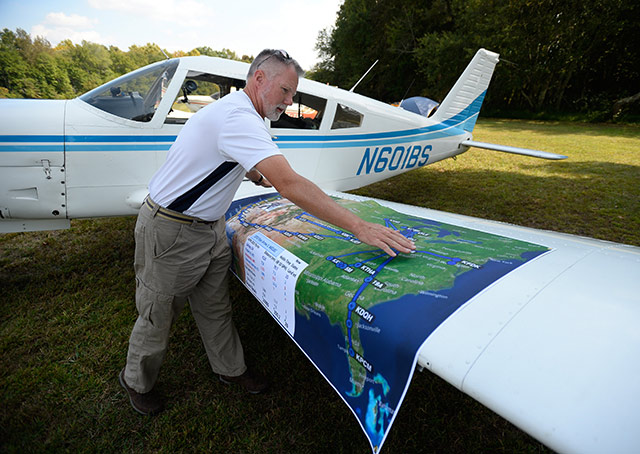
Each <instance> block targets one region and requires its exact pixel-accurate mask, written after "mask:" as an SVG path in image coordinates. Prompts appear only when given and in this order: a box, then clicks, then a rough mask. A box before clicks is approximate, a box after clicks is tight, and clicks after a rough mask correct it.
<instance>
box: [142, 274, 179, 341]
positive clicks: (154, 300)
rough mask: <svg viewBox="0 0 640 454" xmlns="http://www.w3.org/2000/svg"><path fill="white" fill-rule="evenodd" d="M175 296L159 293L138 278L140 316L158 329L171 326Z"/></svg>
mask: <svg viewBox="0 0 640 454" xmlns="http://www.w3.org/2000/svg"><path fill="white" fill-rule="evenodd" d="M173 298H174V297H173V296H171V295H165V294H164V293H158V292H156V291H153V290H152V289H150V288H149V287H147V286H146V285H145V284H144V283H143V282H142V281H141V280H140V279H136V309H138V314H139V315H140V317H141V318H142V319H143V320H145V321H146V322H148V323H149V324H150V325H151V326H153V327H155V328H158V329H166V328H169V327H171V323H172V320H173Z"/></svg>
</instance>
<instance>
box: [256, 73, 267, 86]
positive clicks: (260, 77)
mask: <svg viewBox="0 0 640 454" xmlns="http://www.w3.org/2000/svg"><path fill="white" fill-rule="evenodd" d="M253 77H254V78H255V80H256V82H257V83H258V85H262V84H264V82H265V81H266V79H267V75H266V74H265V73H264V71H263V70H261V69H258V70H256V72H255V73H253Z"/></svg>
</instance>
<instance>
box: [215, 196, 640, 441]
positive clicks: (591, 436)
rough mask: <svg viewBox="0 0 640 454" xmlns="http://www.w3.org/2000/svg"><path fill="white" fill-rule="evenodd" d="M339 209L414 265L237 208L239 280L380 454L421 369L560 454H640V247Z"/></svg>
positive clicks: (399, 211) (440, 217) (368, 208)
mask: <svg viewBox="0 0 640 454" xmlns="http://www.w3.org/2000/svg"><path fill="white" fill-rule="evenodd" d="M331 195H333V196H335V197H338V200H339V201H340V203H343V204H345V206H347V207H350V208H351V209H354V210H357V212H358V213H359V215H361V216H365V218H366V217H367V216H369V217H371V218H372V219H375V220H377V222H381V223H385V224H386V225H388V226H390V227H392V228H396V229H398V230H400V231H402V232H403V234H405V235H406V236H410V237H412V238H414V240H415V242H416V246H417V248H416V251H415V253H414V254H406V255H403V256H402V255H401V257H398V258H396V259H392V258H390V257H389V256H386V254H384V253H382V252H381V251H380V250H372V248H371V247H369V246H366V245H363V244H360V243H359V241H357V239H356V238H353V237H352V236H351V235H350V234H349V233H348V232H342V231H340V230H339V229H337V228H335V227H333V226H330V225H327V224H326V223H323V222H322V221H321V220H319V219H316V218H313V217H312V216H310V215H308V214H306V213H304V212H301V210H300V209H299V208H297V207H295V205H293V204H291V203H290V202H288V201H287V200H286V199H282V198H280V197H279V196H277V195H274V194H270V195H269V194H267V195H262V196H254V197H250V198H247V199H245V200H242V201H239V202H238V203H237V205H236V206H235V207H233V208H232V210H231V212H230V213H228V216H229V219H228V221H227V234H228V236H229V237H230V240H231V241H232V243H233V245H234V253H235V261H234V263H235V268H234V270H235V273H236V275H237V276H238V277H239V278H240V279H241V281H243V282H244V283H245V285H246V286H247V287H248V288H249V289H250V290H251V291H252V292H253V293H254V295H255V296H256V298H257V299H258V300H259V301H260V302H261V303H262V304H263V306H264V307H265V308H266V309H267V310H268V311H269V312H270V313H271V315H272V316H273V317H274V318H275V319H276V321H278V323H279V324H280V325H281V327H282V328H283V329H284V330H285V331H286V332H287V333H288V334H289V335H290V336H291V338H292V339H293V340H294V342H295V343H296V344H297V345H298V346H299V347H300V348H301V349H302V350H303V351H304V352H305V354H306V355H307V357H308V358H309V359H310V360H311V361H312V363H313V364H314V365H315V366H316V367H317V368H318V370H319V371H320V373H321V374H322V375H323V376H324V377H325V378H326V379H327V380H328V381H329V383H330V384H331V385H332V386H333V387H334V389H335V390H336V392H337V393H338V395H339V396H340V397H341V398H342V399H343V400H344V402H345V403H346V404H347V405H348V406H349V408H350V409H351V410H352V412H353V414H354V415H355V416H356V418H357V420H358V422H359V423H360V425H361V427H362V429H363V431H364V432H365V433H366V435H367V436H368V438H369V440H370V442H371V446H372V450H373V452H374V453H376V452H378V451H379V450H380V448H381V447H382V444H383V443H384V440H385V438H386V435H387V433H388V431H389V430H390V428H391V424H392V423H393V419H394V417H395V415H396V414H397V412H398V411H399V410H400V406H401V403H402V399H403V398H404V393H405V392H406V389H407V387H408V383H409V381H410V378H411V374H412V371H413V368H414V366H415V365H416V363H417V365H419V366H420V367H422V368H426V369H429V370H430V371H432V372H434V373H436V374H437V375H439V376H440V377H442V378H444V379H445V380H446V381H448V382H449V383H451V384H452V385H454V386H455V387H456V388H458V389H460V390H461V391H463V392H465V393H467V394H469V395H470V396H472V397H473V398H475V399H476V400H478V401H479V402H481V403H483V404H484V405H486V406H487V407H489V408H490V409H492V410H493V411H495V412H496V413H498V414H500V415H502V416H503V417H505V418H506V419H507V420H509V421H510V422H512V423H513V424H515V425H516V426H518V427H520V428H521V429H522V430H524V431H525V432H527V433H529V434H530V435H532V436H534V437H535V438H537V439H538V440H539V441H541V442H542V443H544V444H546V445H547V446H549V447H551V448H552V449H555V450H557V451H559V452H568V453H572V452H575V453H589V452H593V453H598V452H620V453H632V452H637V448H638V447H640V435H639V434H638V433H637V432H636V431H635V430H634V424H635V421H637V420H638V418H639V417H640V408H639V407H638V406H637V405H636V403H637V401H638V397H640V382H639V381H638V380H635V379H634V377H636V376H637V374H638V373H639V372H640V365H638V364H637V362H635V361H634V358H636V357H638V355H639V354H640V337H639V336H637V334H636V333H637V329H636V327H637V325H638V323H640V296H639V295H640V283H639V282H638V281H637V279H635V278H634V276H638V275H640V248H637V247H631V246H623V245H619V244H615V243H610V242H605V241H597V240H591V239H587V238H580V237H575V236H571V235H566V234H559V233H554V232H545V231H539V230H534V229H527V228H522V227H517V226H513V225H508V224H503V223H498V222H492V221H486V220H482V219H475V218H470V217H466V216H458V215H453V214H449V213H443V212H438V211H434V210H428V209H425V208H419V207H415V206H408V205H402V204H397V203H391V202H387V201H384V200H377V199H370V198H364V197H358V196H353V195H350V194H345V193H339V192H336V193H331ZM372 203H373V204H372Z"/></svg>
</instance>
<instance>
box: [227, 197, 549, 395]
mask: <svg viewBox="0 0 640 454" xmlns="http://www.w3.org/2000/svg"><path fill="white" fill-rule="evenodd" d="M336 201H337V202H338V203H339V204H340V205H342V206H344V207H345V208H347V209H349V210H351V211H352V212H354V213H356V214H357V215H358V216H360V217H361V218H363V219H365V220H367V221H370V222H374V223H378V224H382V225H387V226H389V227H391V228H394V229H397V230H399V231H402V232H404V234H405V235H407V236H410V237H411V238H413V240H414V242H415V245H416V251H415V252H414V253H411V254H398V256H397V257H395V258H393V259H392V260H390V261H389V256H388V255H386V254H384V253H382V252H381V251H380V250H379V249H375V248H374V247H372V246H368V245H366V244H363V243H360V242H359V241H358V240H357V239H355V238H354V237H353V236H352V235H351V234H350V233H349V232H344V231H342V230H341V229H339V228H337V227H335V226H332V225H330V224H328V223H326V222H324V221H321V220H319V219H317V218H315V217H313V216H311V215H309V214H307V213H304V212H303V211H302V210H301V209H300V208H298V207H297V206H295V205H294V204H292V203H291V202H290V201H288V200H286V199H282V198H280V197H279V196H275V197H272V198H269V199H267V200H264V201H262V202H259V203H256V204H254V205H252V206H250V207H249V208H247V209H245V210H243V211H242V212H241V215H240V216H236V217H234V218H232V219H230V220H229V221H228V225H229V226H230V227H232V228H233V230H234V231H235V234H234V236H233V247H234V249H235V256H236V259H237V260H236V273H237V274H238V275H239V276H241V277H242V278H243V279H244V264H243V247H244V243H245V241H246V238H247V237H248V236H250V235H251V234H253V233H255V232H256V231H260V232H262V233H263V234H264V235H266V236H268V237H269V238H270V239H271V240H273V241H275V242H276V243H278V244H279V245H281V246H282V247H284V248H286V249H287V250H289V251H290V252H292V253H293V254H295V255H296V256H298V257H299V258H300V259H302V260H304V261H305V262H307V263H308V264H309V265H308V267H307V268H306V269H305V270H304V272H303V273H302V274H301V275H300V277H299V278H298V282H297V285H296V303H295V306H296V311H297V312H299V313H300V314H303V315H304V316H306V317H307V318H309V317H313V316H317V315H318V314H319V313H323V314H325V315H326V316H327V317H328V319H329V321H330V323H331V324H335V325H338V326H340V327H341V329H342V331H343V333H344V335H345V353H347V349H348V347H349V346H351V347H352V348H353V349H354V350H355V351H356V352H357V353H358V355H359V356H360V357H361V358H365V359H366V357H367V355H366V352H364V351H363V349H362V345H361V343H360V329H362V327H363V326H366V327H369V326H371V327H374V326H375V320H371V317H372V315H373V312H374V311H372V309H373V308H375V306H376V305H378V304H380V303H384V302H388V301H392V300H395V299H398V298H400V297H401V296H403V295H408V294H410V295H411V294H413V295H417V294H431V295H436V296H438V297H439V298H445V299H446V296H444V295H441V294H436V292H439V291H441V290H445V289H448V288H451V287H453V286H454V283H455V280H456V278H457V277H459V276H460V275H461V274H463V273H472V272H474V271H475V270H478V269H481V268H482V267H483V266H484V265H485V264H486V263H487V262H488V261H489V260H495V261H510V260H518V261H520V260H522V257H521V254H523V253H525V252H532V251H540V250H547V248H545V247H542V246H539V245H534V244H531V243H526V242H522V241H519V240H514V239H510V238H506V237H501V236H498V235H493V234H488V233H483V232H479V231H475V230H470V229H465V228H462V227H458V226H452V225H446V224H441V223H434V222H430V221H428V220H425V219H419V218H415V217H413V216H409V215H405V214H401V213H398V212H396V211H394V210H391V209H389V208H386V207H383V206H382V205H380V204H378V203H377V202H375V201H364V202H362V201H352V200H346V199H336ZM385 262H387V263H386V264H385ZM383 265H384V266H383ZM367 278H369V279H367ZM367 280H368V281H369V282H367ZM351 302H354V303H355V304H356V305H357V306H358V307H359V308H358V309H357V311H355V312H351V321H352V323H353V326H352V328H351V337H350V339H349V338H348V336H347V327H346V324H345V323H346V321H347V320H346V318H347V313H348V312H349V311H348V309H347V307H348V305H349V303H351ZM358 314H360V315H358ZM367 319H369V320H367ZM373 329H374V328H373ZM329 347H331V348H333V346H329ZM358 355H357V356H358ZM347 357H348V361H349V367H350V372H351V377H352V380H351V382H352V384H353V389H352V391H351V394H352V395H354V396H356V395H358V394H359V393H360V392H361V391H362V389H363V386H364V382H365V378H366V375H367V369H366V368H365V367H363V363H362V361H360V360H358V358H357V357H356V356H349V354H348V353H347Z"/></svg>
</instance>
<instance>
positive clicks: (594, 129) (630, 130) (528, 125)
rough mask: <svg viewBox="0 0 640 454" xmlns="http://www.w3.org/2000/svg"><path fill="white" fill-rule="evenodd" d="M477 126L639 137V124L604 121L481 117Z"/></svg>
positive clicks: (496, 129)
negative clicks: (580, 121)
mask: <svg viewBox="0 0 640 454" xmlns="http://www.w3.org/2000/svg"><path fill="white" fill-rule="evenodd" d="M479 126H480V127H481V128H482V129H483V130H487V131H497V132H501V133H502V132H505V130H508V131H509V132H513V133H532V134H542V135H557V134H580V135H584V136H593V137H602V136H605V137H606V136H608V137H612V138H613V137H615V138H621V137H624V138H630V139H638V138H640V125H636V124H632V125H619V124H605V123H579V122H569V121H567V122H563V121H537V120H510V119H500V118H482V119H480V120H479Z"/></svg>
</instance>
